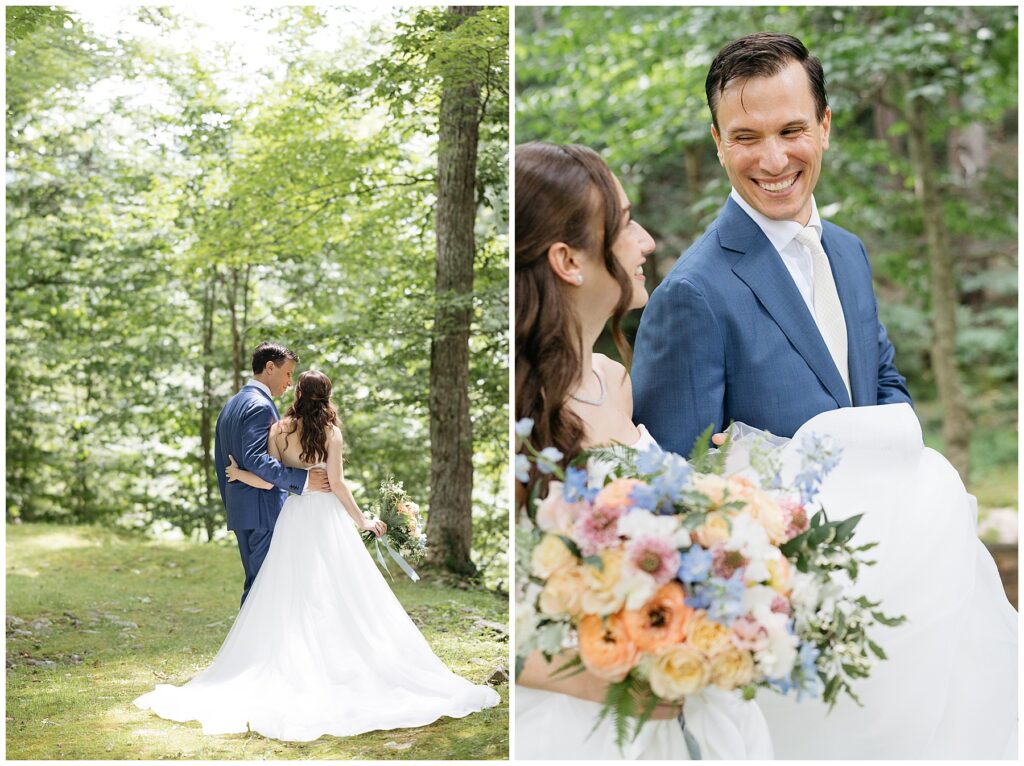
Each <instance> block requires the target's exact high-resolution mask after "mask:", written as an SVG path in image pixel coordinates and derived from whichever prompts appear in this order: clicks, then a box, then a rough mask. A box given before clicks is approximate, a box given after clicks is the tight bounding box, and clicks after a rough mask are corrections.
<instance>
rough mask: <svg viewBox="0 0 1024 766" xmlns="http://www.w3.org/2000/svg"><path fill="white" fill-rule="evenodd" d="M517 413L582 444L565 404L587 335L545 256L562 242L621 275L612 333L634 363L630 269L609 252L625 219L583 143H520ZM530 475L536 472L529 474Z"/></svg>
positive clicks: (540, 435) (537, 441) (569, 449)
mask: <svg viewBox="0 0 1024 766" xmlns="http://www.w3.org/2000/svg"><path fill="white" fill-rule="evenodd" d="M515 163H516V346H515V348H516V406H515V408H516V419H517V420H519V419H521V418H527V417H528V418H533V421H534V430H533V434H532V436H531V441H532V442H533V444H534V445H535V446H537V447H538V448H539V447H552V446H553V447H557V448H558V449H559V450H561V451H562V452H563V453H564V454H565V455H566V457H567V458H571V457H572V456H573V455H575V454H577V453H578V452H579V451H580V444H581V442H582V440H583V422H582V421H581V420H580V418H579V417H578V416H577V415H576V414H575V413H573V412H572V411H571V410H570V409H569V408H568V407H567V406H566V402H567V400H568V398H569V395H570V394H571V393H572V392H573V391H574V390H576V388H577V387H578V385H579V383H580V379H581V375H582V370H581V369H580V367H581V365H582V360H583V336H582V331H581V328H580V322H579V318H578V317H577V316H576V314H575V312H574V311H573V308H572V305H571V303H570V302H569V298H568V295H567V294H566V291H567V290H571V289H572V287H571V286H570V285H565V284H563V283H562V282H561V280H559V278H558V277H557V276H555V274H554V272H553V271H552V270H551V268H550V266H549V264H548V249H549V248H550V247H551V246H552V245H553V244H555V243H556V242H564V243H565V244H566V245H568V246H569V247H571V248H575V249H578V250H584V251H586V252H589V253H594V254H600V255H601V256H602V257H603V259H604V266H605V268H606V269H607V270H608V273H609V274H611V275H612V276H613V277H614V278H615V280H616V281H617V282H618V283H619V286H620V288H621V294H620V296H619V301H618V303H617V304H616V305H615V309H614V311H613V312H612V326H611V329H612V338H613V339H614V341H615V346H616V348H618V350H619V354H620V355H621V356H622V359H623V360H624V361H625V363H626V366H627V367H628V366H629V361H630V357H631V354H630V349H629V344H628V342H627V341H626V338H625V336H624V335H623V334H622V329H621V327H620V323H621V321H622V317H623V316H624V315H625V314H626V312H628V311H629V304H630V299H631V297H632V286H631V283H630V277H629V275H628V274H627V273H626V271H625V269H623V268H622V266H620V265H619V262H618V259H617V258H616V257H615V255H614V254H613V253H612V245H613V244H614V243H615V240H616V238H617V237H618V235H619V232H620V231H621V229H622V226H623V214H622V208H621V204H622V202H621V200H620V199H619V194H618V190H617V188H616V186H615V179H614V177H613V176H612V173H611V171H610V170H609V169H608V165H606V164H605V161H604V160H603V159H601V157H600V155H598V154H597V152H595V151H594V150H593V149H588V148H587V147H585V146H576V145H571V144H570V145H559V144H551V143H541V142H534V143H528V144H522V145H521V146H517V147H516V154H515ZM531 484H532V482H531Z"/></svg>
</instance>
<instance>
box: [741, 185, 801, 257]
mask: <svg viewBox="0 0 1024 766" xmlns="http://www.w3.org/2000/svg"><path fill="white" fill-rule="evenodd" d="M729 198H730V199H731V200H732V201H733V202H735V203H736V204H737V205H739V206H740V209H741V210H743V212H744V213H746V214H747V215H749V216H750V218H751V220H752V221H753V222H754V223H756V224H757V228H759V229H760V230H761V231H762V232H764V235H765V236H766V237H768V241H769V242H771V243H772V246H773V247H774V248H775V250H776V252H779V253H781V252H782V251H783V250H785V249H786V248H787V247H788V246H789V244H790V243H791V242H792V241H793V240H794V239H795V238H796V235H797V234H799V233H800V232H801V231H802V230H803V228H804V227H803V226H801V225H800V224H799V223H797V222H796V221H776V220H774V219H773V218H769V217H768V216H766V215H764V214H763V213H759V212H758V211H756V210H754V208H752V207H751V206H750V205H749V204H748V203H747V201H746V200H745V199H743V197H741V196H740V195H739V193H738V192H737V191H736V190H735V189H733V190H732V191H731V192H730V193H729ZM807 225H808V226H813V227H814V229H815V231H817V232H818V239H821V218H820V217H819V216H818V203H817V202H815V201H814V195H811V218H810V220H809V221H808V222H807Z"/></svg>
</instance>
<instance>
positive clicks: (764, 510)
mask: <svg viewBox="0 0 1024 766" xmlns="http://www.w3.org/2000/svg"><path fill="white" fill-rule="evenodd" d="M746 510H747V513H749V514H750V515H751V516H752V517H754V518H755V519H757V521H758V523H759V524H760V525H761V526H762V527H764V531H765V532H767V533H768V540H769V541H770V542H771V544H772V545H778V544H779V543H782V542H785V541H786V539H787V538H786V534H787V531H788V523H787V520H786V514H785V513H784V512H783V510H782V508H780V507H779V504H778V503H776V502H775V501H774V500H772V499H771V498H770V497H769V496H768V495H766V494H765V493H764V492H762V491H760V490H753V491H752V492H751V494H750V497H749V498H747V508H746Z"/></svg>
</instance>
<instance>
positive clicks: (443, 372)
mask: <svg viewBox="0 0 1024 766" xmlns="http://www.w3.org/2000/svg"><path fill="white" fill-rule="evenodd" d="M478 10H479V9H478V8H476V7H473V6H464V5H457V6H451V7H450V8H449V12H450V13H451V14H452V16H453V17H455V19H456V24H461V23H462V22H463V20H464V19H465V18H468V17H470V16H473V15H475V14H476V13H477V11H478ZM449 50H452V49H449ZM452 53H454V54H455V55H457V52H456V51H454V50H452ZM457 61H458V59H454V60H453V61H452V62H451V64H450V65H449V66H448V67H446V68H445V71H444V75H443V80H442V85H441V108H440V118H439V120H438V125H439V138H438V145H437V218H436V221H435V230H436V233H437V268H436V282H435V285H434V293H435V296H436V305H435V309H434V338H433V341H432V342H431V345H430V444H431V465H430V524H429V525H428V527H427V542H428V544H429V545H430V550H431V551H432V552H433V553H432V555H433V557H434V558H435V559H436V560H437V559H439V560H443V561H444V563H445V565H446V566H447V567H448V568H449V569H451V570H453V571H456V572H461V573H464V574H472V573H473V571H474V569H475V567H474V566H473V561H472V559H471V558H470V549H471V543H472V536H473V516H472V514H473V429H472V423H471V422H470V418H469V325H470V317H471V313H472V295H473V257H474V255H475V253H476V241H475V237H474V234H473V227H474V224H475V222H476V155H477V144H478V142H479V138H480V133H479V122H480V109H481V105H480V93H481V86H480V79H479V70H478V68H477V67H476V66H459V65H458V64H457Z"/></svg>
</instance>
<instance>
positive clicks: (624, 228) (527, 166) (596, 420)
mask: <svg viewBox="0 0 1024 766" xmlns="http://www.w3.org/2000/svg"><path fill="white" fill-rule="evenodd" d="M515 163H516V346H515V348H516V418H517V419H520V418H526V417H528V418H532V419H533V420H534V424H535V425H534V430H533V434H532V437H531V438H532V439H533V440H534V441H535V443H537V444H538V445H540V446H545V447H546V446H554V447H557V448H558V449H559V450H561V451H562V452H563V453H564V454H565V455H566V456H569V457H571V456H573V455H575V454H578V453H579V452H580V451H581V450H582V449H585V448H587V447H593V446H597V445H608V444H626V445H631V446H634V447H637V448H642V447H644V446H647V445H649V444H653V443H654V440H653V439H652V438H651V436H650V435H649V434H648V433H647V431H646V430H645V429H644V428H643V426H640V427H639V428H637V427H636V426H634V425H633V421H632V414H633V401H632V391H631V389H630V383H629V376H628V374H627V373H626V370H625V368H624V367H623V366H622V365H620V364H618V363H617V362H614V361H612V360H611V359H609V358H608V357H606V356H604V355H602V354H596V353H594V352H593V347H594V344H595V342H596V341H597V338H598V336H599V335H600V334H601V331H602V330H603V328H604V326H605V324H606V323H607V321H608V319H609V318H611V320H612V323H611V324H612V336H613V338H614V340H615V343H616V346H617V347H618V349H619V353H620V354H621V355H622V357H623V358H624V359H627V360H628V359H629V347H628V344H627V343H626V340H625V337H624V336H623V334H622V331H621V329H620V327H619V323H620V321H621V319H622V317H623V316H624V315H625V314H626V312H627V311H629V310H631V309H637V308H641V307H642V306H644V304H646V303H647V291H646V289H645V287H644V274H643V268H642V267H643V264H644V262H645V260H646V257H647V256H648V255H649V254H650V253H652V252H653V251H654V240H653V239H651V236H650V235H649V234H648V233H647V232H646V231H645V230H644V228H643V227H642V226H640V224H639V223H637V222H636V221H635V220H633V219H632V216H631V215H630V205H629V201H628V199H627V198H626V195H625V193H624V191H623V190H622V186H621V185H620V184H619V182H618V180H617V179H616V178H615V176H614V175H612V173H611V171H610V170H609V169H608V167H607V165H605V163H604V161H603V160H602V159H601V158H600V157H599V156H598V155H597V154H596V153H595V152H593V151H592V150H590V149H587V148H585V147H581V146H558V145H554V144H546V143H531V144H525V145H523V146H519V147H517V148H516V154H515ZM524 523H525V522H524ZM569 656H570V655H568V654H566V655H565V656H562V657H556V658H555V659H554V660H553V662H552V663H551V664H548V663H546V662H545V660H544V657H543V656H542V655H541V654H540V653H539V652H538V653H535V654H533V655H531V656H530V657H529V658H528V659H527V662H526V665H525V667H524V669H523V672H522V673H521V674H520V676H519V679H518V685H517V686H516V691H515V695H516V696H515V700H516V703H515V716H516V728H515V732H516V743H515V757H516V758H517V759H546V758H553V759H563V758H564V759H570V758H571V759H619V758H621V759H627V760H632V759H640V758H643V759H684V760H686V759H689V758H690V755H689V750H688V748H687V744H686V738H685V736H684V733H683V729H682V727H681V726H680V724H679V723H678V722H677V721H676V717H677V715H678V714H679V712H680V711H679V710H678V709H676V708H675V707H673V706H668V705H663V706H659V707H658V708H656V710H655V713H654V715H653V716H652V718H653V719H654V720H652V721H650V722H648V723H647V724H646V725H645V726H644V727H643V728H642V729H641V731H640V735H639V737H637V739H636V740H635V741H633V742H631V743H627V744H625V745H624V746H623V748H622V749H621V750H620V749H619V748H618V746H617V745H616V743H615V731H614V727H613V725H612V723H611V720H610V718H606V719H605V720H604V721H603V722H602V723H601V725H600V726H599V727H598V728H597V729H596V730H595V731H593V732H591V730H592V729H593V727H594V722H595V721H596V720H597V717H598V713H599V711H600V707H601V706H600V702H601V701H603V700H604V697H605V692H606V688H607V683H606V682H604V681H602V680H600V679H599V678H597V677H596V676H594V675H592V674H591V673H590V672H589V671H584V672H582V673H578V674H576V675H574V676H571V677H569V678H564V677H561V676H560V677H559V679H558V680H553V679H551V678H550V674H551V672H552V671H553V670H554V669H556V668H558V667H560V666H561V665H562V664H564V662H565V660H566V659H568V658H569ZM682 712H684V714H685V720H686V729H687V731H688V732H689V733H691V734H692V735H693V737H694V738H695V739H696V741H697V744H698V745H699V746H700V749H701V754H702V756H703V757H704V758H716V759H725V758H771V757H772V746H771V740H770V738H769V736H768V729H767V725H766V724H765V721H764V717H763V716H762V715H761V712H760V710H759V709H758V707H757V704H756V703H754V702H744V701H742V700H741V699H740V697H739V696H738V694H730V693H726V692H723V691H721V690H719V689H714V688H710V689H707V690H706V691H704V692H702V693H701V694H699V695H696V696H695V697H692V698H688V699H687V700H686V701H685V702H684V704H683V711H682Z"/></svg>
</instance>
